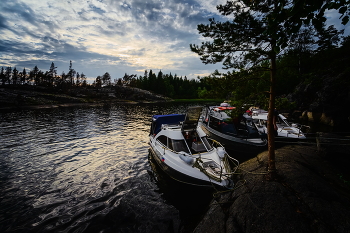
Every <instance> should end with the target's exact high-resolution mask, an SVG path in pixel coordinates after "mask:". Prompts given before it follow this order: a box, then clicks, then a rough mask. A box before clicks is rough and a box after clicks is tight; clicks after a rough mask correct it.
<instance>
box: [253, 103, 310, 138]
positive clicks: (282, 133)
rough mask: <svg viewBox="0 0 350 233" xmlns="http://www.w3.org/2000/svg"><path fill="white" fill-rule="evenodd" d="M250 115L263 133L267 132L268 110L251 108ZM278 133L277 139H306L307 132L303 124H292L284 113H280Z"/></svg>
mask: <svg viewBox="0 0 350 233" xmlns="http://www.w3.org/2000/svg"><path fill="white" fill-rule="evenodd" d="M249 113H250V114H249V115H251V117H252V118H253V122H254V124H255V125H256V127H257V129H258V130H259V131H260V132H261V133H267V117H268V112H267V111H265V110H263V109H254V108H252V109H251V110H249ZM276 126H277V135H276V139H286V138H288V139H306V137H305V134H304V133H303V132H302V130H301V126H299V125H297V124H292V123H289V122H288V121H287V118H286V117H284V116H283V115H282V114H278V115H277V118H276Z"/></svg>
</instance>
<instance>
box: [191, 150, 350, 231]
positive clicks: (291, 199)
mask: <svg viewBox="0 0 350 233" xmlns="http://www.w3.org/2000/svg"><path fill="white" fill-rule="evenodd" d="M266 166H267V152H263V153H261V154H259V155H258V156H257V157H256V158H254V159H251V160H249V161H247V162H245V163H243V164H242V166H241V170H242V173H243V174H242V175H240V176H239V177H238V181H237V185H236V189H235V190H234V191H232V192H228V193H225V194H223V195H221V196H220V197H218V198H217V199H216V200H213V202H212V204H211V208H210V209H209V211H208V213H207V214H206V215H205V217H204V218H203V220H202V222H201V223H199V224H198V226H197V228H196V229H195V231H194V232H201V233H202V232H220V233H221V232H242V233H243V232H348V229H350V186H349V184H348V183H346V182H344V180H342V179H340V177H339V175H338V174H339V172H340V171H339V170H337V169H336V168H334V167H333V166H332V165H331V164H330V163H329V162H328V161H326V160H325V159H324V158H323V157H321V156H319V155H318V153H317V151H316V148H315V147H313V146H312V147H311V146H285V147H282V148H280V149H278V150H277V151H276V166H277V169H278V174H279V179H278V180H277V181H266V179H265V175H264V174H266Z"/></svg>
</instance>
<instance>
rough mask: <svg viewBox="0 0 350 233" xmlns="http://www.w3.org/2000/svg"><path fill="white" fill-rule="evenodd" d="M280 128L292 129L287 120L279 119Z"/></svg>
mask: <svg viewBox="0 0 350 233" xmlns="http://www.w3.org/2000/svg"><path fill="white" fill-rule="evenodd" d="M276 123H277V124H278V125H279V126H280V127H290V124H289V122H288V121H287V120H285V119H282V118H281V117H277V122H276Z"/></svg>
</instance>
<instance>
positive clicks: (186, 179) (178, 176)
mask: <svg viewBox="0 0 350 233" xmlns="http://www.w3.org/2000/svg"><path fill="white" fill-rule="evenodd" d="M149 152H150V154H151V156H152V158H153V159H154V160H155V161H156V163H157V164H158V166H159V167H160V168H161V169H162V170H163V171H164V172H165V173H166V174H167V175H168V176H169V177H170V178H172V179H174V180H176V181H179V182H181V183H185V184H189V185H196V186H200V187H213V186H215V187H216V188H229V187H226V185H224V184H223V182H222V183H221V184H219V183H217V182H215V181H210V179H209V178H208V180H202V179H197V178H195V177H191V176H188V175H186V174H184V173H181V172H179V171H178V170H175V169H174V168H172V167H170V166H168V165H167V164H166V163H165V162H163V161H162V160H161V156H160V155H159V154H158V153H157V152H156V150H154V149H153V147H152V144H151V147H150V148H149Z"/></svg>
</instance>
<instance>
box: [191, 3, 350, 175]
mask: <svg viewBox="0 0 350 233" xmlns="http://www.w3.org/2000/svg"><path fill="white" fill-rule="evenodd" d="M348 5H349V2H348V1H346V0H340V1H338V0H323V1H320V0H318V1H316V0H253V1H252V0H237V1H227V3H226V4H224V5H218V6H217V9H218V10H219V12H220V13H221V14H222V15H225V16H229V17H230V18H232V20H228V21H226V22H218V21H216V20H215V19H213V18H212V19H209V21H210V23H209V24H208V25H204V24H200V25H198V27H197V29H198V31H199V33H200V34H201V35H202V36H204V37H207V38H211V41H206V42H202V44H201V45H200V46H198V45H194V44H191V45H190V48H191V50H192V51H193V52H195V53H197V54H198V55H199V56H200V59H201V60H202V62H203V63H205V64H208V63H218V62H220V63H221V62H222V64H223V68H224V69H234V70H235V72H237V71H238V72H239V74H243V75H236V73H230V74H228V75H229V76H232V77H234V78H237V79H241V80H245V79H246V78H247V77H257V75H252V73H256V72H257V71H266V70H267V71H269V80H268V82H269V115H270V116H273V114H274V110H275V96H276V81H277V80H278V79H277V77H278V76H277V75H278V73H277V68H278V67H277V64H278V56H279V55H283V54H284V53H285V52H287V51H288V50H289V49H290V48H288V47H289V42H291V41H293V40H294V39H296V38H298V37H299V36H300V33H301V32H302V31H303V29H305V28H311V29H312V30H313V29H314V32H315V35H320V36H319V37H320V38H322V39H324V38H327V37H325V36H330V37H328V41H330V42H332V39H333V38H334V35H338V32H336V30H335V29H334V28H328V31H327V30H326V29H325V21H326V18H325V16H324V13H325V11H326V10H329V9H336V10H339V13H340V14H341V18H342V23H343V24H346V23H347V21H348V19H349V18H348V15H349V7H348ZM322 33H323V35H322ZM332 33H333V36H332ZM335 40H336V38H335ZM326 47H327V46H326ZM244 74H245V75H244ZM273 131H274V126H273V119H272V117H269V119H268V145H269V147H268V149H269V171H271V173H270V177H271V178H275V177H276V168H275V162H274V158H275V152H274V134H273Z"/></svg>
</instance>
